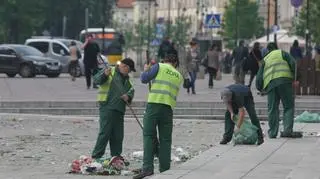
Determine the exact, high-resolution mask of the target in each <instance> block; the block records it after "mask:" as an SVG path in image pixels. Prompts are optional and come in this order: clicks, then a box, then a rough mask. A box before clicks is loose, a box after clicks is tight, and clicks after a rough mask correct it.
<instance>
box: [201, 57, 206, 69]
mask: <svg viewBox="0 0 320 179" xmlns="http://www.w3.org/2000/svg"><path fill="white" fill-rule="evenodd" d="M201 65H202V66H204V67H208V55H206V57H204V58H203V59H202V60H201Z"/></svg>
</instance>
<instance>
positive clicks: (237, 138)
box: [233, 116, 258, 145]
mask: <svg viewBox="0 0 320 179" xmlns="http://www.w3.org/2000/svg"><path fill="white" fill-rule="evenodd" d="M238 120H239V118H238V117H237V116H234V117H233V121H234V122H235V123H237V122H238ZM257 131H258V128H257V127H256V126H255V125H253V124H251V122H250V121H249V120H247V119H245V120H244V121H243V123H242V125H241V127H240V130H239V131H237V132H234V134H233V143H234V145H239V144H244V145H253V144H255V143H256V142H257V140H258V133H257Z"/></svg>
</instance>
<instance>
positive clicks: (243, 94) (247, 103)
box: [220, 84, 264, 145]
mask: <svg viewBox="0 0 320 179" xmlns="http://www.w3.org/2000/svg"><path fill="white" fill-rule="evenodd" d="M221 99H222V100H223V101H224V103H225V104H226V106H227V111H226V113H225V118H224V122H225V125H224V128H225V132H224V134H223V138H222V140H221V141H220V144H222V145H224V144H227V143H229V142H230V141H231V139H232V135H233V131H234V127H236V130H239V129H240V127H241V125H242V123H243V121H244V117H245V110H246V111H247V113H248V115H249V117H250V120H251V123H252V124H253V125H255V126H256V127H257V128H258V130H257V134H258V142H257V144H258V145H261V144H262V143H263V142H264V139H263V133H262V129H261V126H260V121H259V119H258V116H257V113H256V110H255V106H254V100H253V96H252V93H251V91H250V88H249V87H247V86H245V85H242V84H233V85H229V86H227V87H226V88H224V89H223V90H222V92H221ZM234 115H239V120H238V123H237V124H235V122H234V121H233V119H234V118H233V117H234Z"/></svg>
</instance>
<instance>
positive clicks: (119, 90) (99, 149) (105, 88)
mask: <svg viewBox="0 0 320 179" xmlns="http://www.w3.org/2000/svg"><path fill="white" fill-rule="evenodd" d="M131 71H135V67H134V62H133V60H132V59H130V58H126V59H123V60H122V61H121V63H120V64H119V65H117V66H116V67H111V68H106V69H102V70H100V71H99V72H98V73H97V74H96V75H95V76H94V80H95V82H96V84H97V85H99V92H98V102H99V124H100V129H99V134H98V139H97V142H96V145H95V147H94V150H93V152H92V158H95V159H96V158H101V157H102V156H103V155H104V153H105V149H106V146H107V144H108V142H110V152H111V156H112V157H115V156H121V153H122V143H123V136H124V114H125V111H126V103H131V101H132V98H133V95H134V88H133V85H132V83H131V82H130V79H129V76H128V74H129V73H130V72H131Z"/></svg>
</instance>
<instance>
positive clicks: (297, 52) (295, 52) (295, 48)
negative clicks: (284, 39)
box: [290, 40, 303, 60]
mask: <svg viewBox="0 0 320 179" xmlns="http://www.w3.org/2000/svg"><path fill="white" fill-rule="evenodd" d="M290 55H291V56H292V57H293V58H294V59H295V60H301V59H302V58H303V56H302V49H301V47H299V41H298V40H294V41H293V44H292V46H291V47H290Z"/></svg>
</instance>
